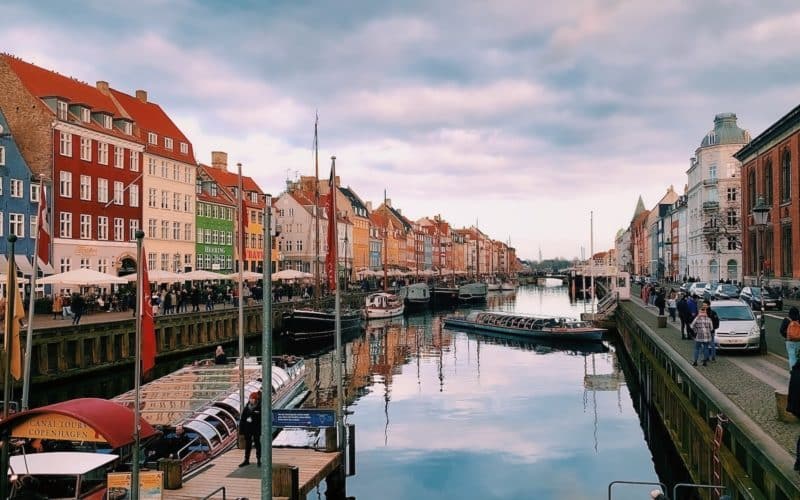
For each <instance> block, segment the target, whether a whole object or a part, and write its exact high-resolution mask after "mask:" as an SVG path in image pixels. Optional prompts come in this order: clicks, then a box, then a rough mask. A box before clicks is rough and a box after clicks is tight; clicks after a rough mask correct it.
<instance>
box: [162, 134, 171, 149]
mask: <svg viewBox="0 0 800 500" xmlns="http://www.w3.org/2000/svg"><path fill="white" fill-rule="evenodd" d="M164 147H165V148H167V149H169V150H172V139H170V138H169V137H164Z"/></svg>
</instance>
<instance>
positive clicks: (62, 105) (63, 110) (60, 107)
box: [56, 101, 69, 121]
mask: <svg viewBox="0 0 800 500" xmlns="http://www.w3.org/2000/svg"><path fill="white" fill-rule="evenodd" d="M68 110H69V105H67V103H66V102H64V101H57V102H56V111H57V113H58V119H59V120H64V121H67V114H68Z"/></svg>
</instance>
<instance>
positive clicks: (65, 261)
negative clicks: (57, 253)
mask: <svg viewBox="0 0 800 500" xmlns="http://www.w3.org/2000/svg"><path fill="white" fill-rule="evenodd" d="M70 270H72V260H71V259H70V258H69V257H61V272H62V273H66V272H67V271H70Z"/></svg>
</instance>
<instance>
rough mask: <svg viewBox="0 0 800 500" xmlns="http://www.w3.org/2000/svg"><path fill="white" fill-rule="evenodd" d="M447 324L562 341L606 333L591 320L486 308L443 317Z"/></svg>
mask: <svg viewBox="0 0 800 500" xmlns="http://www.w3.org/2000/svg"><path fill="white" fill-rule="evenodd" d="M444 326H446V327H449V328H456V329H468V330H476V331H480V332H481V333H487V334H490V335H491V334H498V333H499V334H502V335H513V336H516V337H520V338H529V339H551V340H560V341H570V340H578V341H587V340H589V341H598V340H602V339H603V334H604V333H605V332H606V330H605V328H597V327H595V326H594V325H592V324H591V323H590V322H588V321H580V320H576V319H571V318H558V317H546V316H527V315H520V314H507V313H497V312H485V311H474V312H471V313H469V314H468V315H466V316H464V315H451V316H447V317H446V318H444Z"/></svg>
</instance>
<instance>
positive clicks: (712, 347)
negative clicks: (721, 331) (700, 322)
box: [703, 299, 719, 361]
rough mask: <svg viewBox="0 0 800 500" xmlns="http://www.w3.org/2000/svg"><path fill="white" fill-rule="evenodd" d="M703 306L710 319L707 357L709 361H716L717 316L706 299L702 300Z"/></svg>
mask: <svg viewBox="0 0 800 500" xmlns="http://www.w3.org/2000/svg"><path fill="white" fill-rule="evenodd" d="M703 305H704V306H706V314H708V317H709V319H711V326H712V328H711V340H709V342H708V357H709V358H710V359H711V361H716V360H717V339H716V335H715V334H716V333H717V328H719V316H718V315H717V312H716V311H714V310H713V309H711V301H710V300H708V299H704V300H703Z"/></svg>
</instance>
